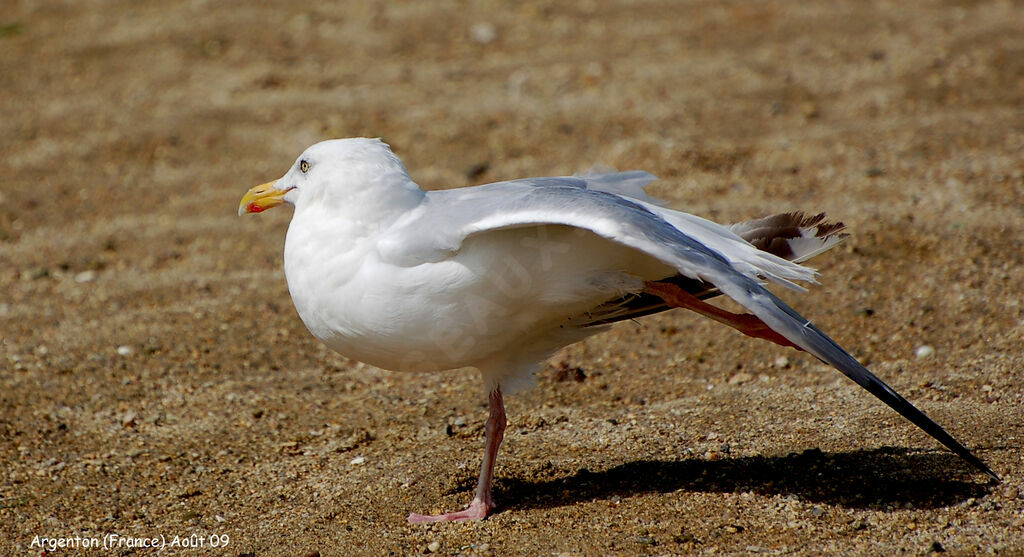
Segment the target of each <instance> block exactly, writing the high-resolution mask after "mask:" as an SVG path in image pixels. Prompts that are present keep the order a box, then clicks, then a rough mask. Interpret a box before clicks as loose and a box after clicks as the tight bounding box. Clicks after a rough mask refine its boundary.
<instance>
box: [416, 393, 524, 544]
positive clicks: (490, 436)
mask: <svg viewBox="0 0 1024 557" xmlns="http://www.w3.org/2000/svg"><path fill="white" fill-rule="evenodd" d="M488 400H489V401H490V407H491V415H490V417H488V418H487V426H486V427H485V432H486V437H487V449H486V450H485V451H484V461H483V464H481V465H480V479H479V480H478V481H477V484H476V496H475V497H473V502H472V503H470V504H469V506H468V507H466V509H464V510H461V511H456V512H451V513H445V514H435V515H426V514H416V513H412V514H410V515H409V523H410V524H419V523H421V522H450V521H455V520H480V519H482V518H487V515H489V514H490V513H491V510H493V509H494V499H492V498H491V483H492V482H493V481H494V461H495V459H496V458H497V457H498V447H500V446H501V440H502V439H503V438H504V436H505V423H506V420H505V401H504V399H503V398H502V396H501V388H500V387H495V388H494V390H493V391H491V394H490V396H489V397H488Z"/></svg>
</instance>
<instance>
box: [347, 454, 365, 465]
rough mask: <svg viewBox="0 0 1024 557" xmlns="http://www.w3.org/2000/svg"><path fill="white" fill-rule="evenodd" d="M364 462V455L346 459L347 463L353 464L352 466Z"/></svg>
mask: <svg viewBox="0 0 1024 557" xmlns="http://www.w3.org/2000/svg"><path fill="white" fill-rule="evenodd" d="M364 462H366V457H365V456H357V457H355V458H353V459H352V460H350V461H348V463H349V464H351V465H353V466H358V465H360V464H362V463H364Z"/></svg>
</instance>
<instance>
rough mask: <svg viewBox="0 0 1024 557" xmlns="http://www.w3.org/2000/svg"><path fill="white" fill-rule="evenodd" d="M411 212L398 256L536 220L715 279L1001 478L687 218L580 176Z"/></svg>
mask: <svg viewBox="0 0 1024 557" xmlns="http://www.w3.org/2000/svg"><path fill="white" fill-rule="evenodd" d="M414 213H415V214H410V215H409V217H408V218H407V219H406V220H405V222H403V223H401V224H400V225H399V226H397V227H396V228H395V229H394V230H393V234H392V235H391V236H392V237H391V238H390V242H385V243H386V244H387V245H386V248H387V249H385V250H383V251H382V255H383V256H385V257H387V256H388V255H390V257H392V258H393V260H394V261H395V262H396V263H399V264H403V263H404V264H415V262H417V261H433V260H438V259H440V258H442V257H444V256H445V254H450V253H452V252H454V251H457V250H458V248H459V246H460V245H461V243H462V241H463V240H465V239H466V238H467V237H469V236H472V235H474V234H480V233H485V232H487V231H491V230H500V229H508V228H514V227H523V226H535V225H539V224H561V225H567V226H573V227H578V228H581V229H585V230H589V231H591V232H593V233H594V234H597V235H599V236H602V237H605V238H607V239H609V240H612V241H614V242H618V243H620V244H622V245H625V246H628V247H631V248H633V249H636V250H639V251H641V252H643V253H646V254H647V255H650V256H651V257H654V258H656V259H658V260H660V261H662V262H663V263H666V264H668V265H671V266H672V267H674V268H675V269H676V270H677V271H678V272H679V274H681V275H683V276H684V277H688V278H690V279H695V280H698V281H702V282H706V283H710V284H712V285H714V286H715V287H717V288H718V289H719V291H721V292H722V293H723V294H725V295H726V296H728V297H730V298H732V299H733V300H735V301H736V302H738V303H739V304H740V305H742V306H744V307H745V308H746V309H747V310H749V311H750V312H751V313H753V314H754V315H756V316H757V317H758V318H760V319H761V320H762V321H763V322H764V323H765V324H767V325H768V326H769V327H770V328H772V329H773V330H774V331H775V332H777V333H779V334H780V335H782V336H783V337H785V338H786V339H787V340H789V341H790V342H792V343H793V344H795V345H796V346H799V347H800V348H802V349H803V350H805V351H807V352H808V353H810V354H812V355H814V356H815V357H817V358H819V359H820V360H822V361H824V362H826V363H828V364H830V365H832V366H833V367H835V368H836V369H838V370H839V371H840V372H841V373H843V374H844V375H846V376H847V377H849V378H850V379H851V380H853V381H854V382H855V383H857V384H858V385H860V386H861V387H864V388H865V389H867V390H868V392H870V393H871V394H873V395H874V396H875V397H877V398H878V399H880V400H881V401H882V402H884V403H885V404H887V405H888V406H890V407H891V408H892V409H894V410H895V411H896V412H898V413H899V414H900V415H902V416H903V417H905V418H907V419H908V420H910V421H911V422H913V423H914V424H915V425H917V426H918V427H920V428H921V429H923V430H924V431H925V432H926V433H928V434H929V435H931V436H932V437H933V438H935V439H936V440H937V441H939V442H940V443H942V444H943V445H945V446H946V447H947V448H949V449H950V450H951V451H953V452H954V453H956V454H957V455H959V456H960V457H961V458H963V459H964V460H965V461H967V462H968V463H970V464H972V465H973V466H975V467H977V468H978V469H980V470H982V471H984V472H985V473H987V474H989V475H990V476H992V477H993V478H996V479H998V476H996V474H995V473H994V472H993V471H992V470H991V469H989V468H988V466H986V465H985V464H984V463H983V462H982V461H981V460H980V459H978V458H977V457H976V456H974V455H973V454H972V453H971V452H970V451H969V450H968V449H967V448H966V447H964V446H963V445H962V444H960V443H959V442H958V441H957V440H956V439H954V438H953V437H952V436H951V435H950V434H949V433H947V432H946V431H945V430H944V429H942V427H941V426H939V425H938V424H936V423H935V422H934V421H932V420H931V419H930V418H928V416H926V415H925V414H924V413H923V412H921V411H920V410H918V409H917V408H916V407H915V406H914V405H912V404H911V403H910V402H908V401H907V400H906V399H904V398H903V397H902V396H900V395H899V394H898V393H897V392H896V391H895V390H893V389H892V388H891V387H889V386H888V385H886V384H885V383H884V382H883V381H882V380H881V379H879V378H878V377H876V376H875V375H874V374H872V373H871V372H870V371H868V370H867V369H866V368H865V367H864V366H862V365H861V364H860V363H859V362H858V361H857V360H856V359H855V358H853V356H851V355H850V354H849V353H847V352H846V351H845V350H843V349H842V348H841V347H840V346H839V345H838V344H836V342H835V341H833V340H832V339H831V338H829V337H828V336H827V335H825V334H824V333H823V332H821V331H820V330H819V329H818V328H817V327H815V326H814V325H812V324H811V323H810V321H808V320H807V319H806V318H804V317H803V316H801V315H800V314H799V313H797V312H796V310H794V309H793V308H791V307H789V305H787V304H786V303H785V302H783V301H782V300H781V299H779V298H778V297H777V296H775V295H774V294H772V293H771V292H770V291H769V290H768V289H766V288H765V287H764V286H763V285H762V284H760V282H759V279H760V278H761V277H759V276H758V274H757V271H756V269H743V268H741V267H739V266H737V265H736V263H735V261H730V260H729V259H727V258H726V257H724V256H723V255H722V254H720V253H718V252H716V251H714V250H712V249H710V248H708V247H707V246H706V245H704V244H703V243H701V242H698V241H697V240H695V239H694V238H693V237H691V236H690V235H688V234H687V231H686V230H685V222H683V223H682V225H678V224H677V226H679V227H677V226H673V225H671V224H669V222H667V221H666V220H665V219H664V218H662V217H660V216H659V215H657V214H655V213H654V212H652V211H651V210H649V209H647V208H645V207H644V206H643V205H641V204H640V203H638V202H635V201H632V200H630V199H627V198H624V197H621V196H619V195H615V194H613V193H609V192H607V191H601V190H598V189H591V188H588V187H586V181H585V179H581V178H564V179H563V178H547V179H539V180H533V181H519V182H513V183H509V182H506V183H499V184H491V185H489V186H478V187H474V188H464V189H461V190H446V191H440V192H430V194H428V197H427V198H426V200H425V202H424V204H423V205H422V206H421V207H419V208H418V209H417V210H415V211H414ZM706 232H707V230H706V229H705V230H704V233H706ZM388 252H390V254H389V253H388Z"/></svg>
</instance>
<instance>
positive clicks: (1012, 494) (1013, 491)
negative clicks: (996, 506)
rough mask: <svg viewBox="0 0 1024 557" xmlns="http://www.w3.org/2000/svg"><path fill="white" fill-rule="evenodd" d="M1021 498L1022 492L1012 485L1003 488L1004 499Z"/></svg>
mask: <svg viewBox="0 0 1024 557" xmlns="http://www.w3.org/2000/svg"><path fill="white" fill-rule="evenodd" d="M1019 496H1020V490H1019V489H1017V488H1016V487H1014V486H1012V485H1008V486H1006V487H1005V488H1003V499H1007V500H1010V501H1012V500H1014V499H1016V498H1017V497H1019Z"/></svg>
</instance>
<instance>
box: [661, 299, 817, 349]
mask: <svg viewBox="0 0 1024 557" xmlns="http://www.w3.org/2000/svg"><path fill="white" fill-rule="evenodd" d="M644 292H646V293H648V294H654V295H655V296H657V297H659V298H661V299H662V300H665V303H666V304H668V305H670V306H672V307H677V308H685V309H688V310H691V311H694V312H697V313H699V314H701V315H703V316H704V317H708V318H711V319H714V320H715V321H718V322H719V323H722V324H724V325H728V326H730V327H732V328H733V329H736V330H737V331H739V332H741V333H743V334H745V335H747V336H748V337H753V338H760V339H764V340H767V341H771V342H774V343H775V344H778V345H780V346H789V347H790V348H796V349H797V350H803V348H800V347H799V346H797V345H795V344H793V343H792V342H790V341H789V339H787V338H786V337H784V336H782V335H780V334H779V333H776V332H775V331H773V330H772V329H771V328H770V327H768V325H765V323H764V321H761V319H760V318H758V317H757V316H756V315H751V314H749V313H732V312H729V311H725V310H724V309H722V308H720V307H716V306H713V305H711V304H709V303H707V302H705V301H703V300H700V299H698V298H697V297H695V296H693V295H692V294H690V293H688V292H686V291H685V290H683V289H682V288H679V287H678V286H676V285H674V284H669V283H664V282H645V283H644Z"/></svg>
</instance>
